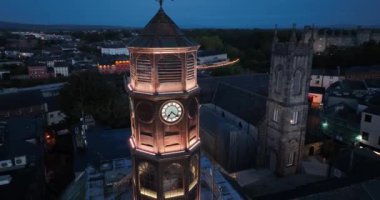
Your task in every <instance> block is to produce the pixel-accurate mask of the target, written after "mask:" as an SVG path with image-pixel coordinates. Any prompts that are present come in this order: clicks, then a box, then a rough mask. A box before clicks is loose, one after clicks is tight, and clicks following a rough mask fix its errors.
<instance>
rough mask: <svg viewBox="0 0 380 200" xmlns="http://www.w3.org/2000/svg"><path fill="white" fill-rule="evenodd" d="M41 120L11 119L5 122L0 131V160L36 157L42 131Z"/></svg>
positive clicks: (27, 118) (29, 118)
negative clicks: (2, 141) (2, 137)
mask: <svg viewBox="0 0 380 200" xmlns="http://www.w3.org/2000/svg"><path fill="white" fill-rule="evenodd" d="M43 123H44V122H43V119H42V118H31V117H23V118H13V119H8V120H6V125H5V126H4V127H3V128H1V127H0V129H2V131H1V132H2V133H3V134H4V144H3V145H2V146H0V159H1V160H4V159H13V158H14V157H17V156H22V155H30V156H38V151H39V150H38V147H37V146H38V143H39V138H40V137H41V136H42V134H43V132H44V130H43Z"/></svg>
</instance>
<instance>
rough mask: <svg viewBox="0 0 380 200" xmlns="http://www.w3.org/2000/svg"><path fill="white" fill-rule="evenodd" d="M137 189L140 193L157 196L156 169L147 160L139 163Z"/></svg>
mask: <svg viewBox="0 0 380 200" xmlns="http://www.w3.org/2000/svg"><path fill="white" fill-rule="evenodd" d="M138 170H139V189H140V193H141V194H143V195H145V196H149V197H152V198H157V192H156V191H157V186H156V169H155V167H154V166H152V165H151V164H149V163H147V162H143V163H140V164H139V167H138Z"/></svg>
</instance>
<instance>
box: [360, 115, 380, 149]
mask: <svg viewBox="0 0 380 200" xmlns="http://www.w3.org/2000/svg"><path fill="white" fill-rule="evenodd" d="M360 133H361V136H362V138H361V143H362V144H364V145H367V146H370V147H372V148H374V149H377V150H378V151H380V109H378V108H377V109H376V110H375V109H372V108H369V109H367V110H365V111H363V112H362V119H361V122H360Z"/></svg>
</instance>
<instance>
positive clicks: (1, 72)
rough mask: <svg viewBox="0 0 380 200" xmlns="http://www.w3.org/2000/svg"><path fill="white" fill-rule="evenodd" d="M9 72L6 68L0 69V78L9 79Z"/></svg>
mask: <svg viewBox="0 0 380 200" xmlns="http://www.w3.org/2000/svg"><path fill="white" fill-rule="evenodd" d="M10 77H11V72H10V71H8V70H0V80H9V79H10Z"/></svg>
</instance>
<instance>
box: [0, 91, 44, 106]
mask: <svg viewBox="0 0 380 200" xmlns="http://www.w3.org/2000/svg"><path fill="white" fill-rule="evenodd" d="M42 104H44V101H43V97H42V94H41V91H39V90H31V91H22V92H16V93H10V94H0V110H15V109H19V108H26V107H29V106H37V105H42Z"/></svg>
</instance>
